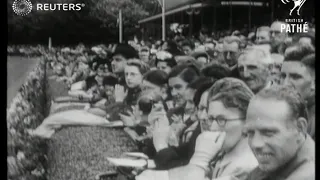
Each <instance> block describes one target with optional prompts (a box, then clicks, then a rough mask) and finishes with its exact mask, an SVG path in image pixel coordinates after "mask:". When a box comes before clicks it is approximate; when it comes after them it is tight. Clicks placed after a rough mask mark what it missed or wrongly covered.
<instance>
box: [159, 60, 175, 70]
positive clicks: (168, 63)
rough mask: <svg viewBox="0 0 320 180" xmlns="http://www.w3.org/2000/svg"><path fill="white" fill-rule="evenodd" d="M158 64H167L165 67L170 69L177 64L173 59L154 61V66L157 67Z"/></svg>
mask: <svg viewBox="0 0 320 180" xmlns="http://www.w3.org/2000/svg"><path fill="white" fill-rule="evenodd" d="M159 62H166V63H167V66H169V67H171V68H173V67H174V66H176V65H177V62H176V60H175V59H174V58H170V59H164V60H162V59H156V60H155V65H156V66H158V63H159Z"/></svg>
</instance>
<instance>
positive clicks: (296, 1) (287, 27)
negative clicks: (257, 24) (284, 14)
mask: <svg viewBox="0 0 320 180" xmlns="http://www.w3.org/2000/svg"><path fill="white" fill-rule="evenodd" d="M281 2H282V3H283V4H288V3H290V2H293V5H294V6H293V7H292V9H291V10H290V12H289V16H292V13H293V12H294V10H296V12H297V15H298V16H301V15H300V9H301V7H302V6H303V4H304V3H305V2H306V0H281ZM285 22H286V23H287V24H282V25H281V32H286V33H307V32H308V24H307V22H305V21H304V19H303V18H297V19H296V18H294V19H291V18H290V19H285Z"/></svg>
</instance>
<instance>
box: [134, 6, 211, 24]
mask: <svg viewBox="0 0 320 180" xmlns="http://www.w3.org/2000/svg"><path fill="white" fill-rule="evenodd" d="M173 1H176V0H173ZM210 5H211V4H208V3H195V4H188V5H184V6H182V7H179V8H176V9H172V10H169V11H166V13H165V15H166V16H168V15H170V14H174V13H178V12H181V11H184V10H187V9H189V8H200V7H206V6H210ZM161 16H162V14H161V13H160V14H157V15H154V16H151V17H148V18H145V19H142V20H140V21H138V23H139V24H141V23H145V22H148V21H152V20H155V19H158V18H161Z"/></svg>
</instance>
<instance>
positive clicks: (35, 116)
mask: <svg viewBox="0 0 320 180" xmlns="http://www.w3.org/2000/svg"><path fill="white" fill-rule="evenodd" d="M48 74H50V71H49V70H48V69H46V59H45V58H43V57H41V58H40V60H39V63H38V65H37V66H36V68H35V69H34V70H33V71H32V72H31V73H30V74H29V76H28V77H27V80H26V82H25V84H23V85H22V87H21V88H20V90H19V92H18V94H17V95H16V97H15V98H14V99H13V100H12V102H11V105H10V108H9V109H8V110H7V129H8V131H7V135H8V139H7V142H8V149H7V151H8V156H7V163H8V178H7V179H8V180H62V179H77V180H82V179H83V180H90V179H94V177H95V175H97V174H100V173H104V172H115V167H114V166H113V165H111V164H110V163H109V162H108V161H107V160H106V157H107V156H111V157H116V156H120V155H121V154H122V153H123V152H127V151H136V150H137V148H136V146H135V144H134V143H133V141H132V140H131V139H130V138H129V137H128V135H127V134H126V133H125V132H124V131H123V130H122V129H111V128H103V127H84V126H82V127H81V126H74V127H64V128H62V129H61V130H60V131H57V132H56V134H54V136H53V137H52V138H51V139H50V140H45V139H42V138H38V137H31V136H30V135H29V134H28V130H30V129H35V128H36V127H38V126H39V125H40V124H41V123H42V121H43V119H44V118H45V117H47V116H48V115H49V112H50V106H51V99H52V98H54V97H58V96H65V95H67V90H68V88H67V85H66V84H64V83H63V82H56V81H55V80H52V79H50V80H49V79H48V76H47V75H48ZM75 108H79V107H66V108H64V109H59V111H65V110H69V109H75Z"/></svg>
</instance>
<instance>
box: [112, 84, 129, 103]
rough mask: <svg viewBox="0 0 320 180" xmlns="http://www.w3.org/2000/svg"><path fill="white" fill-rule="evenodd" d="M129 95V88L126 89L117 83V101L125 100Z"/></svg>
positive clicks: (115, 94) (115, 91)
mask: <svg viewBox="0 0 320 180" xmlns="http://www.w3.org/2000/svg"><path fill="white" fill-rule="evenodd" d="M127 95H128V90H125V89H124V87H123V86H121V85H118V84H117V85H116V86H115V89H114V97H115V100H116V102H123V100H124V99H125V97H126V96H127Z"/></svg>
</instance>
